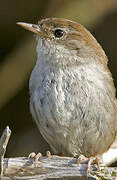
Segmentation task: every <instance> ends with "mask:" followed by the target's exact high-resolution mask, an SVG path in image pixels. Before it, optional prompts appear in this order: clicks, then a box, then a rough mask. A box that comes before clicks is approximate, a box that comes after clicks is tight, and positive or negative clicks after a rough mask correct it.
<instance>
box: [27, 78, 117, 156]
mask: <svg viewBox="0 0 117 180" xmlns="http://www.w3.org/2000/svg"><path fill="white" fill-rule="evenodd" d="M65 82H66V81H65ZM75 82H76V81H74V82H68V81H67V84H66V83H64V81H62V83H58V82H57V81H56V80H51V81H49V82H48V81H47V82H46V83H45V84H44V83H43V84H42V85H40V88H38V89H36V88H35V90H34V93H33V94H32V97H31V103H30V104H31V112H32V115H33V117H34V119H35V121H36V124H37V126H38V128H39V130H40V132H41V134H42V136H43V137H44V138H45V140H46V141H47V142H48V144H49V145H50V146H51V148H52V150H53V151H54V153H62V154H64V155H74V156H75V155H79V154H84V155H85V156H87V157H88V156H94V155H95V154H101V153H103V152H104V151H106V150H107V149H108V148H109V146H110V144H111V143H112V141H113V139H114V136H115V135H112V134H111V133H110V131H111V129H109V128H110V127H109V125H108V119H106V117H107V115H106V116H105V113H106V110H105V111H104V112H102V111H101V107H100V106H99V105H100V104H99V102H98V101H97V100H96V101H97V103H96V101H95V100H94V97H93V95H94V94H93V92H90V93H89V92H87V89H85V87H83V86H82V85H81V84H80V83H79V84H76V83H75ZM77 86H78V87H77ZM76 87H77V88H76ZM90 91H91V90H90ZM87 93H88V94H89V95H87ZM94 96H95V95H94ZM97 99H99V98H97ZM103 100H104V99H103ZM106 103H107V100H106ZM108 117H109V116H108ZM104 142H105V144H104ZM100 146H101V148H100Z"/></svg>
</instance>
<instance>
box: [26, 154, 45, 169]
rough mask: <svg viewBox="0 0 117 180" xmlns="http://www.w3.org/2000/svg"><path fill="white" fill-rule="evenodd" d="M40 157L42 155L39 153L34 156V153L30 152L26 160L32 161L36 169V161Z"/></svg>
mask: <svg viewBox="0 0 117 180" xmlns="http://www.w3.org/2000/svg"><path fill="white" fill-rule="evenodd" d="M41 157H42V154H41V153H40V152H39V153H38V154H35V152H32V153H30V154H29V156H28V159H33V164H34V167H38V161H39V159H40V158H41Z"/></svg>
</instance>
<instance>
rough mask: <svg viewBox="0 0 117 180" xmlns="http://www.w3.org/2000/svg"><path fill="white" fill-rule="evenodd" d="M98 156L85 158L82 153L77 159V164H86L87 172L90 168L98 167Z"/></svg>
mask: <svg viewBox="0 0 117 180" xmlns="http://www.w3.org/2000/svg"><path fill="white" fill-rule="evenodd" d="M99 162H100V161H99V158H98V157H97V156H96V157H90V158H87V157H85V156H84V155H80V156H79V157H78V159H77V164H78V165H80V164H83V163H84V164H86V170H87V172H90V170H94V169H98V168H99Z"/></svg>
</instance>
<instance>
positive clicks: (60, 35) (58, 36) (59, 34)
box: [54, 29, 63, 38]
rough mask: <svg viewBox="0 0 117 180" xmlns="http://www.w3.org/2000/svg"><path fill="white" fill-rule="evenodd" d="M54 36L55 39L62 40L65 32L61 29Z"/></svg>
mask: <svg viewBox="0 0 117 180" xmlns="http://www.w3.org/2000/svg"><path fill="white" fill-rule="evenodd" d="M54 35H55V37H57V38H60V37H62V36H63V31H62V30H61V29H56V30H55V32H54Z"/></svg>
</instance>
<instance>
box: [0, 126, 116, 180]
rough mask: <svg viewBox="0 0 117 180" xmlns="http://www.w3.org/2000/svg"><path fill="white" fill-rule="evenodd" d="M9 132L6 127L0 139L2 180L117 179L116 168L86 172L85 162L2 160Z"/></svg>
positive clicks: (54, 157) (52, 157) (42, 159)
mask: <svg viewBox="0 0 117 180" xmlns="http://www.w3.org/2000/svg"><path fill="white" fill-rule="evenodd" d="M10 133H11V131H10V130H9V128H8V127H7V128H6V129H5V131H4V132H3V135H2V137H1V139H0V152H2V153H0V155H1V157H2V158H1V164H2V168H1V179H2V180H19V179H20V180H38V179H39V180H45V179H55V178H57V179H59V180H64V179H66V180H67V179H69V180H70V179H71V180H72V179H77V180H78V179H80V180H86V179H89V180H99V179H102V178H105V180H106V179H107V180H109V179H111V180H112V179H113V180H114V179H116V178H117V168H110V167H100V169H99V170H96V168H95V167H94V166H91V169H90V172H87V168H86V167H87V162H84V163H82V164H80V165H78V164H77V163H76V162H77V159H76V158H72V157H60V156H55V155H52V156H51V157H50V158H48V157H45V156H44V157H41V158H40V159H39V161H34V160H33V159H28V158H26V157H18V158H3V156H4V153H5V150H6V145H7V143H8V139H9V137H10ZM3 144H4V145H3Z"/></svg>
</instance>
